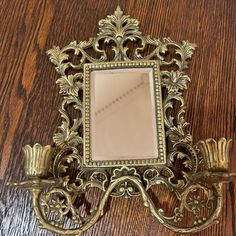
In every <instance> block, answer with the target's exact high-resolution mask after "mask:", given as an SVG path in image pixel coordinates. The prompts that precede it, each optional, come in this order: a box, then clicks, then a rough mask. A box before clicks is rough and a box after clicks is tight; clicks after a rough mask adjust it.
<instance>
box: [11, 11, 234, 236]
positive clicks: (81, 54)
mask: <svg viewBox="0 0 236 236" xmlns="http://www.w3.org/2000/svg"><path fill="white" fill-rule="evenodd" d="M138 42H139V43H138ZM126 43H128V44H129V45H130V46H129V47H128V46H127V45H126ZM101 45H105V48H103V46H101ZM195 47H196V45H195V44H192V43H189V42H188V41H183V42H182V43H178V42H175V41H172V40H171V39H169V38H163V39H156V38H151V37H150V36H143V35H142V33H141V32H140V31H139V22H138V21H137V20H136V19H132V18H130V17H129V16H126V15H123V12H122V11H121V9H120V7H117V9H116V11H115V12H114V14H113V15H111V16H107V18H105V19H102V20H100V21H99V32H98V34H97V37H94V38H90V39H89V40H88V41H82V42H79V43H77V42H76V41H74V42H72V43H70V44H69V45H67V46H65V47H64V48H62V49H60V48H59V47H54V48H53V49H50V50H48V52H47V53H48V55H49V57H50V60H51V62H52V63H53V64H54V65H55V66H56V71H57V72H58V74H59V75H60V78H59V79H58V80H57V82H56V83H57V84H59V86H60V94H62V95H63V102H62V105H61V108H60V109H59V112H60V113H61V117H62V119H63V121H62V124H61V126H60V127H59V132H58V133H56V134H55V135H54V136H53V140H54V143H55V146H53V147H51V146H49V145H48V146H45V147H42V146H41V145H39V144H35V145H34V146H33V147H31V146H29V145H27V146H25V147H24V148H23V150H24V154H25V158H26V162H25V163H26V164H25V171H26V176H27V177H28V179H27V180H25V181H21V182H12V183H10V185H11V186H17V187H22V188H26V189H27V190H29V191H31V193H32V197H33V208H34V211H35V213H36V217H37V219H38V220H39V223H40V227H41V228H44V229H47V230H50V231H52V232H55V233H58V234H60V235H80V234H81V233H82V232H83V231H86V230H87V229H88V228H90V227H91V226H92V225H94V224H95V223H96V222H97V221H98V220H99V218H100V217H101V216H102V215H103V214H104V206H105V204H106V202H107V200H108V198H109V197H110V196H116V197H121V196H124V197H132V196H141V198H142V199H143V203H144V206H145V207H148V208H149V209H150V211H151V213H152V215H153V216H154V217H155V218H156V219H157V220H158V221H159V222H160V223H161V224H163V225H164V226H165V227H167V228H169V229H170V230H173V231H175V232H181V233H188V232H196V231H200V230H203V229H205V228H206V227H209V226H210V225H212V224H214V223H216V222H217V219H218V217H219V214H220V211H221V209H222V184H223V183H224V182H228V181H230V180H231V179H232V177H234V176H235V174H234V173H229V170H228V157H229V156H228V155H229V154H228V152H229V144H230V141H231V140H226V139H225V138H221V139H219V141H216V140H214V139H207V140H206V141H200V142H198V143H197V144H194V143H193V139H192V135H191V134H190V132H189V130H188V128H187V127H188V123H187V122H186V121H185V119H184V114H185V102H184V98H183V91H184V90H186V89H187V86H188V83H189V82H190V78H189V77H188V76H187V75H186V74H185V72H184V70H185V69H186V68H187V64H188V60H189V59H190V58H191V56H192V54H193V51H194V50H195ZM107 48H110V49H111V50H112V51H113V54H112V53H111V52H110V51H111V50H110V51H109V52H107ZM89 50H92V51H93V52H94V53H95V54H96V57H93V56H91V55H90V53H89ZM70 53H72V54H73V56H74V57H78V58H79V62H78V63H73V62H72V59H73V56H72V57H71V55H70ZM146 60H148V61H150V60H153V61H155V62H158V64H159V66H160V78H161V86H162V90H163V110H164V111H163V125H164V127H165V136H166V150H167V154H166V155H167V157H166V158H167V162H166V164H164V165H159V164H155V163H154V164H153V165H142V166H138V165H135V164H127V163H125V164H120V165H119V164H118V165H114V166H113V165H110V166H109V167H106V168H99V166H94V167H95V168H91V167H89V168H88V167H86V166H84V163H83V144H84V138H83V131H81V130H82V129H83V128H84V129H85V130H87V132H89V127H86V126H85V127H83V123H84V122H83V118H84V117H86V112H87V111H86V104H85V110H84V104H83V100H82V98H81V96H80V94H81V93H83V89H84V81H83V77H84V74H83V68H84V66H85V68H87V67H86V66H87V65H86V64H87V63H92V64H91V65H95V64H94V63H103V64H104V63H108V62H115V63H117V66H119V63H121V64H122V63H125V62H129V63H132V62H133V61H137V62H139V63H141V64H142V63H143V62H144V61H146ZM77 61H78V60H77ZM70 70H73V73H71V72H70V73H69V71H70ZM71 109H74V111H76V112H78V113H79V115H80V116H79V115H78V114H77V115H76V116H75V117H74V116H73V115H71V113H70V111H69V110H71ZM78 117H80V118H78ZM85 148H86V147H85ZM176 160H177V161H180V162H182V167H183V169H180V170H179V171H178V173H177V174H176V172H175V171H174V167H175V163H176ZM75 164H76V165H77V169H76V170H77V172H76V175H75V177H72V176H71V175H70V171H68V169H69V170H70V168H71V166H73V167H75ZM157 184H163V185H165V186H166V188H167V189H168V190H169V191H170V192H173V193H174V194H175V195H176V197H177V199H178V200H179V206H178V207H176V208H175V209H174V211H173V213H172V215H167V214H166V213H165V212H164V210H163V209H162V208H157V207H156V206H155V204H154V202H153V201H152V200H151V198H150V196H149V194H148V193H147V190H148V189H149V188H151V187H152V186H154V185H157ZM89 188H99V189H101V190H102V191H104V195H103V197H102V199H101V200H100V203H99V205H98V207H97V208H94V209H93V210H92V211H91V214H90V215H88V216H86V217H84V216H83V215H82V213H81V209H80V208H77V207H76V206H75V205H74V203H75V199H76V198H81V200H82V199H83V197H82V196H83V194H84V193H86V192H87V191H88V189H89ZM55 196H56V198H55ZM202 211H204V212H206V211H207V214H206V213H204V214H203V213H202ZM186 212H188V216H187V217H189V213H190V214H192V215H193V218H194V220H193V221H192V222H188V223H187V224H186V221H184V218H185V216H186ZM52 215H53V216H54V218H53V220H52V218H51V217H52ZM68 215H70V219H71V221H72V222H73V223H74V224H75V225H76V226H75V227H72V228H65V227H64V224H63V220H64V218H65V217H67V216H68ZM78 224H79V226H78Z"/></svg>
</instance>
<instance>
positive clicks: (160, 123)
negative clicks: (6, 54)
mask: <svg viewBox="0 0 236 236" xmlns="http://www.w3.org/2000/svg"><path fill="white" fill-rule="evenodd" d="M120 68H122V69H127V68H132V69H133V68H151V69H152V71H153V87H154V91H153V93H154V100H155V114H154V116H155V120H156V127H157V143H158V145H157V146H158V156H157V157H153V158H148V159H138V160H135V159H134V160H128V158H127V159H124V160H113V161H111V160H109V161H108V160H107V161H94V160H92V158H91V149H92V148H91V107H90V104H91V101H90V99H91V96H90V95H91V91H90V90H91V86H90V80H91V79H90V75H91V72H93V71H102V70H112V69H120ZM83 94H84V96H83V101H84V110H85V112H84V120H83V125H84V127H85V128H84V136H83V138H84V145H83V150H84V152H83V153H84V156H83V165H84V166H86V167H98V168H99V167H116V166H123V165H124V166H145V165H162V164H165V163H166V152H165V150H166V146H165V130H164V119H163V108H162V94H161V81H160V68H159V63H158V62H157V61H154V60H148V61H147V60H139V61H119V62H100V63H86V64H84V88H83ZM114 125H115V124H114ZM137 128H138V127H137Z"/></svg>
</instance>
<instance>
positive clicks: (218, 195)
mask: <svg viewBox="0 0 236 236" xmlns="http://www.w3.org/2000/svg"><path fill="white" fill-rule="evenodd" d="M125 181H129V182H132V183H133V184H134V185H135V186H136V187H137V188H138V190H139V192H140V194H141V197H142V199H143V202H144V206H145V207H147V208H149V209H150V211H151V213H152V215H153V216H154V217H155V218H156V219H157V220H158V221H159V222H160V223H161V224H163V225H164V226H165V227H167V228H168V229H171V230H173V231H175V232H181V233H189V232H197V231H200V230H203V229H205V228H207V227H209V225H211V224H213V223H215V221H216V219H217V218H218V216H219V214H220V211H221V208H222V184H221V183H219V184H214V185H213V188H212V190H213V191H214V196H215V201H214V210H213V212H212V214H211V215H210V217H208V219H207V220H206V221H204V222H202V224H199V225H196V226H191V227H181V226H178V225H174V224H173V223H171V220H172V219H173V217H166V216H164V215H163V211H162V209H157V208H156V206H155V204H154V203H153V201H152V200H151V198H150V196H149V195H148V193H147V192H146V190H145V188H144V187H143V184H142V182H141V181H140V179H139V178H137V177H135V176H123V177H120V178H118V179H116V180H114V181H113V182H112V183H110V185H109V187H108V188H107V190H106V192H105V193H104V195H103V197H102V199H101V201H100V203H99V206H98V208H97V209H96V212H95V214H94V215H93V216H92V217H91V218H90V219H89V221H87V222H86V223H85V224H83V225H82V226H81V227H80V228H76V229H64V228H61V227H59V226H55V225H52V224H50V222H49V221H48V220H47V219H46V218H45V214H44V212H43V211H42V208H41V206H40V194H41V193H42V191H43V189H39V188H34V189H31V193H32V197H33V207H34V211H35V214H36V216H37V219H38V220H39V222H40V224H41V227H42V228H44V229H47V230H50V231H52V232H55V233H58V234H61V235H80V234H81V233H82V232H84V231H86V230H88V229H89V228H90V227H91V226H93V225H94V224H95V223H96V222H97V221H98V220H99V219H100V217H101V216H102V215H103V214H104V207H105V205H106V203H107V201H108V198H109V196H110V195H111V193H112V191H113V190H114V189H115V188H116V187H117V185H119V184H120V183H122V182H125ZM194 188H203V187H201V186H200V185H191V186H190V187H189V188H187V189H186V190H185V191H184V193H183V194H182V201H181V206H180V208H184V207H186V197H187V195H188V194H189V193H190V192H191V191H192V190H193V189H194ZM56 191H61V193H62V194H63V195H64V197H66V198H67V200H68V202H70V204H72V199H71V195H70V194H69V193H67V192H66V191H64V190H63V189H59V190H57V189H56ZM184 205H185V206H184Z"/></svg>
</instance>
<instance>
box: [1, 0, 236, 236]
mask: <svg viewBox="0 0 236 236" xmlns="http://www.w3.org/2000/svg"><path fill="white" fill-rule="evenodd" d="M117 4H118V2H117V1H112V0H110V1H108V0H99V1H97V0H70V1H66V0H1V1H0V109H1V110H0V121H1V122H0V130H1V132H0V161H1V169H0V179H1V187H0V189H1V190H0V191H1V192H0V235H3V236H22V235H24V236H25V235H40V236H44V235H53V234H51V233H49V232H47V231H44V230H40V229H39V228H37V221H36V218H35V217H34V214H33V211H32V208H31V206H32V205H31V201H30V195H29V194H28V193H26V192H24V191H22V190H15V189H9V188H6V187H5V184H6V182H7V181H9V180H11V179H22V178H23V175H24V173H23V165H24V163H23V158H22V153H21V147H22V146H23V145H25V144H27V143H30V144H33V143H35V142H39V143H41V144H49V143H52V134H53V133H54V132H56V130H57V126H58V125H59V124H60V116H59V114H58V112H57V109H58V107H59V105H60V102H61V100H62V98H61V97H60V96H59V94H58V91H59V89H58V87H57V86H56V85H55V81H56V78H57V74H56V71H55V69H54V67H53V66H52V64H51V63H49V60H48V58H47V56H46V54H45V52H46V50H47V49H49V48H51V47H52V46H53V45H60V46H63V45H67V44H68V43H69V42H71V41H74V40H77V41H79V40H85V39H88V38H89V37H90V36H94V35H96V33H97V22H98V20H99V19H101V18H104V17H106V15H108V14H112V13H113V12H114V10H115V8H116V6H117ZM120 6H121V8H122V9H123V10H124V13H126V14H129V15H131V16H132V17H133V18H136V19H139V21H140V23H141V25H140V28H141V31H142V32H143V34H144V35H146V34H150V35H152V36H153V37H165V36H170V37H171V38H172V39H173V40H176V41H181V40H185V39H187V40H189V41H190V42H194V43H196V44H197V45H198V49H197V51H196V53H195V54H194V56H193V59H192V62H191V63H190V68H189V70H188V74H189V75H190V77H191V78H192V83H191V84H190V87H189V89H188V92H187V93H186V96H185V98H186V100H187V108H188V109H187V114H186V120H187V121H189V122H190V124H191V131H192V133H193V136H194V140H195V141H198V140H199V139H206V138H208V137H213V138H217V137H220V136H225V137H231V138H233V140H234V142H233V148H232V152H231V157H232V163H231V169H232V170H236V160H235V158H234V157H235V156H236V78H235V74H236V66H235V65H236V56H235V55H236V1H235V0H178V1H175V0H120ZM224 190H225V191H224V207H223V211H222V215H221V217H220V219H219V224H217V225H215V226H212V227H210V228H208V229H206V230H204V231H202V232H200V233H195V234H192V235H195V236H197V235H204V236H207V235H211V236H212V235H214V236H218V235H219V236H220V235H226V236H235V235H236V225H235V223H236V213H235V212H236V200H235V195H236V189H235V183H231V184H230V185H227V187H225V189H224ZM154 192H155V195H156V197H157V198H158V200H159V202H162V203H165V204H167V206H171V205H172V203H173V199H172V198H171V197H168V195H164V196H163V194H160V190H158V189H157V190H156V191H154ZM83 235H84V236H89V235H90V236H91V235H96V236H97V235H99V236H142V235H145V236H157V235H167V236H172V235H177V234H174V233H172V232H170V231H168V230H166V229H164V228H163V227H162V226H161V225H160V224H159V223H158V222H157V221H156V220H154V218H153V217H152V216H151V215H150V213H149V211H148V210H147V209H145V208H144V207H143V204H142V202H141V200H140V199H138V198H137V199H136V198H134V199H130V200H127V199H112V200H111V202H110V210H109V211H108V212H107V213H106V215H105V216H104V217H103V218H102V219H101V220H100V221H99V222H98V223H97V224H96V225H95V226H94V227H92V228H91V229H89V230H88V231H87V232H86V233H84V234H83Z"/></svg>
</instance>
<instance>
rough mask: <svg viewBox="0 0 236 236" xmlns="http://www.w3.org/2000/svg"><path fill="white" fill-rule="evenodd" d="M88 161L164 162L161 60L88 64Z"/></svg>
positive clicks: (120, 162) (86, 160)
mask: <svg viewBox="0 0 236 236" xmlns="http://www.w3.org/2000/svg"><path fill="white" fill-rule="evenodd" d="M84 71H85V72H84V73H85V76H84V78H85V97H84V103H85V106H87V111H89V112H86V114H85V117H86V118H85V120H86V121H85V123H86V124H85V127H90V128H89V129H85V133H84V137H85V148H84V151H85V155H84V156H85V163H86V164H87V165H92V166H94V165H98V166H101V165H102V166H107V165H119V164H130V165H132V164H135V165H137V164H138V165H143V164H145V165H146V164H153V163H165V152H164V150H165V149H164V146H165V135H164V127H163V111H162V98H161V87H160V74H159V65H158V63H157V62H153V61H144V62H132V63H131V62H122V63H121V62H120V63H114V62H113V63H112V62H110V63H104V64H102V63H99V64H98V63H96V64H91V63H90V64H85V66H84Z"/></svg>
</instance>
